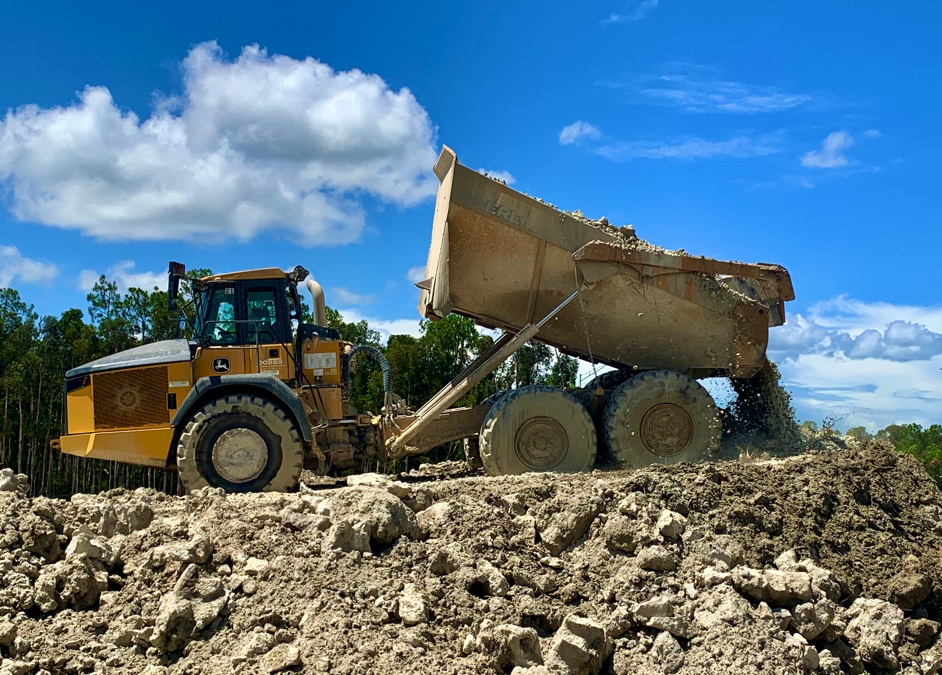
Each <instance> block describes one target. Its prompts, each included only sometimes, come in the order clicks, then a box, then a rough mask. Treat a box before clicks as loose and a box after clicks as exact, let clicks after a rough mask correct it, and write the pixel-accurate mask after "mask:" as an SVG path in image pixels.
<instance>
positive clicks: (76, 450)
mask: <svg viewBox="0 0 942 675" xmlns="http://www.w3.org/2000/svg"><path fill="white" fill-rule="evenodd" d="M435 173H436V175H437V176H438V178H439V180H440V181H441V186H440V188H439V190H438V196H437V201H436V204H435V215H434V220H433V223H432V237H431V245H430V248H429V255H428V263H427V267H426V275H425V277H426V278H425V279H424V280H423V281H421V282H420V283H419V284H417V285H418V286H419V288H420V291H421V293H420V298H419V313H420V314H421V316H423V317H425V318H428V319H431V320H433V321H435V320H438V319H440V318H442V317H444V316H446V315H448V314H449V313H451V312H454V313H457V314H461V315H464V316H467V317H470V318H471V319H473V320H474V321H475V322H476V323H477V324H478V325H480V326H482V327H486V328H491V329H499V330H500V331H503V334H502V335H501V337H499V338H498V339H497V340H496V341H495V342H494V344H493V346H492V347H491V348H490V349H489V350H488V351H487V352H485V353H484V354H482V355H481V356H480V357H479V358H478V359H477V360H475V361H474V362H473V363H472V364H471V365H469V366H468V368H467V369H466V370H465V371H464V372H462V373H460V374H459V375H458V376H457V377H455V379H454V380H452V381H451V382H450V383H449V384H447V385H446V386H445V387H444V388H443V389H442V390H441V391H439V392H438V393H437V394H436V395H435V396H434V397H433V398H432V399H431V400H430V401H428V402H427V403H425V404H424V405H422V406H421V407H419V408H418V409H417V410H411V409H410V408H409V407H408V405H407V402H405V401H402V400H401V399H400V398H399V397H397V396H396V395H395V394H394V392H393V387H392V384H393V383H392V378H391V373H390V370H389V365H388V363H387V362H386V360H385V358H384V357H383V354H382V352H381V351H380V350H378V349H376V348H375V347H371V346H368V345H353V344H350V343H348V342H344V341H343V340H342V339H341V336H340V335H338V333H337V332H336V331H335V330H332V329H330V328H328V327H327V326H326V323H327V322H326V312H325V304H324V293H323V291H322V289H321V287H320V285H319V284H318V283H317V282H315V281H314V280H313V279H310V278H308V272H307V270H305V269H304V268H302V267H300V266H299V267H296V268H295V269H294V270H293V271H291V272H284V271H282V270H280V269H275V268H273V269H258V270H252V271H246V272H234V273H231V274H217V275H212V276H210V277H206V278H203V279H198V280H190V279H187V278H186V277H185V273H184V272H185V271H184V269H183V266H182V265H179V264H178V263H171V265H170V289H169V297H170V303H171V309H172V310H174V311H179V310H178V309H177V304H178V298H179V297H180V287H181V283H183V282H184V281H187V282H190V283H192V285H193V287H192V301H191V302H192V303H193V305H194V307H193V308H192V309H193V310H194V311H195V315H196V318H195V321H193V324H192V339H191V340H185V339H176V340H167V341H163V342H158V343H154V344H148V345H144V346H141V347H137V348H134V349H130V350H127V351H124V352H120V353H118V354H114V355H112V356H108V357H105V358H102V359H99V360H97V361H92V362H91V363H87V364H85V365H83V366H80V367H78V368H74V369H72V370H70V371H69V372H68V373H66V380H65V393H66V401H67V422H66V427H67V428H66V433H65V435H63V436H62V437H61V438H60V439H59V441H58V443H59V446H60V447H61V450H62V452H65V453H69V454H72V455H78V456H82V457H92V458H98V459H108V460H113V461H119V462H129V463H132V464H138V465H145V466H155V467H164V468H167V469H170V470H176V471H178V472H179V474H180V477H181V479H182V481H183V484H184V485H185V487H186V488H187V489H190V490H192V489H196V488H200V487H204V486H207V485H209V486H214V487H221V488H224V489H225V490H227V491H231V492H249V491H259V490H290V489H292V488H293V487H294V486H296V485H297V483H298V480H299V477H300V475H301V471H302V469H303V468H309V469H312V470H316V471H318V472H320V473H326V472H328V471H345V470H350V469H356V468H358V467H363V466H365V465H366V464H367V463H369V462H370V461H371V460H375V459H379V460H384V461H385V460H390V459H396V458H402V457H407V456H418V455H422V454H424V453H426V452H428V451H429V450H431V449H432V448H434V447H436V446H439V445H442V444H444V443H448V442H451V441H458V440H461V439H465V446H466V448H467V450H468V452H469V454H473V455H475V456H477V457H479V458H480V461H481V463H482V464H483V466H484V468H485V469H486V471H487V473H489V474H491V475H500V474H517V473H523V472H527V471H564V472H575V471H585V470H589V469H591V468H592V467H593V466H594V465H595V463H596V458H597V456H604V457H605V458H606V459H607V461H608V462H610V463H611V464H613V465H616V466H626V467H640V466H644V465H647V464H651V463H655V462H679V461H697V460H702V459H708V458H710V457H711V456H712V453H713V452H714V451H715V450H716V448H717V446H718V443H719V440H720V435H721V423H720V417H719V414H718V411H717V407H716V404H715V403H714V401H713V399H712V397H711V396H710V394H709V393H708V392H707V391H706V390H705V389H704V388H703V387H702V386H701V385H700V384H699V382H698V381H697V379H698V378H704V377H710V376H727V377H730V378H734V380H735V379H739V380H748V378H751V377H753V376H754V375H756V374H757V373H759V372H760V371H761V370H762V369H763V368H764V367H766V366H767V361H766V346H767V343H768V331H769V327H770V326H778V325H781V324H782V323H783V322H784V321H785V313H784V303H785V301H788V300H792V299H793V298H794V293H793V290H792V286H791V281H790V279H789V276H788V273H787V272H786V271H785V269H784V268H782V267H779V266H777V265H768V264H744V263H738V262H723V261H719V260H712V259H708V258H702V257H693V256H689V255H686V254H682V253H674V252H670V251H666V250H663V249H660V248H658V247H656V246H653V245H651V244H648V243H646V242H644V241H642V240H641V239H639V238H637V237H636V236H634V233H633V230H631V229H630V228H621V229H619V228H615V227H612V226H610V225H608V223H607V222H605V221H604V220H602V221H589V220H586V219H585V218H582V217H581V216H580V214H578V212H577V213H575V214H569V213H564V212H562V211H559V210H557V209H556V208H554V207H552V206H550V205H548V204H546V203H544V202H541V201H539V200H536V199H532V198H530V197H528V196H526V195H524V194H521V193H519V192H516V191H514V190H512V189H510V188H509V187H507V186H506V185H504V184H503V183H501V182H499V181H496V180H493V179H491V178H489V177H487V176H485V175H482V174H480V173H478V172H475V171H472V170H470V169H468V168H467V167H464V166H462V165H461V164H459V163H458V161H457V158H456V156H455V154H454V153H453V152H452V151H451V150H450V149H449V148H447V147H446V148H444V149H443V151H442V153H441V156H440V157H439V159H438V162H437V163H436V165H435ZM305 282H306V286H307V288H308V290H309V291H310V293H311V295H312V299H313V320H314V322H313V323H311V324H308V323H304V322H302V317H301V311H300V308H301V299H300V295H299V286H301V285H302V284H304V283H305ZM531 339H536V340H539V341H541V342H544V343H546V344H548V345H551V346H553V347H555V348H557V349H559V350H561V351H562V352H564V353H566V354H570V355H573V356H576V357H579V358H581V359H586V360H589V361H591V362H593V363H599V364H605V365H607V366H611V367H612V368H613V369H614V370H610V371H608V372H606V374H605V375H602V376H600V377H597V378H596V379H595V380H593V381H592V382H590V383H589V384H588V386H586V387H584V388H580V389H576V390H573V391H563V390H560V389H555V388H552V387H547V386H526V387H520V388H518V389H515V390H512V391H508V392H502V393H499V394H496V395H495V396H492V397H491V398H490V399H488V401H486V402H485V403H484V404H482V405H476V406H473V407H466V408H453V407H451V406H452V405H453V404H454V403H455V402H456V401H457V400H458V399H459V398H461V396H462V395H463V394H464V393H466V392H467V391H468V390H469V389H471V388H472V387H474V385H475V384H477V383H478V382H480V381H481V380H482V379H484V378H485V377H487V376H488V375H489V374H491V373H493V372H494V371H495V370H496V369H497V368H498V367H499V366H500V364H501V363H503V362H504V361H506V360H507V359H508V358H509V357H510V356H511V355H513V354H514V352H516V351H517V350H518V349H520V347H522V346H523V345H524V344H525V343H526V342H527V341H529V340H531ZM357 358H370V359H375V360H376V361H378V362H379V364H380V365H381V367H382V369H383V376H384V388H385V392H386V394H385V405H384V406H383V408H382V410H380V411H379V412H378V413H377V414H372V413H370V412H366V411H358V410H355V409H354V408H353V407H352V406H351V405H350V403H349V393H350V391H349V388H350V379H349V372H350V367H351V363H352V362H353V361H354V359H357Z"/></svg>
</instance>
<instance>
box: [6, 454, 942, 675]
mask: <svg viewBox="0 0 942 675" xmlns="http://www.w3.org/2000/svg"><path fill="white" fill-rule="evenodd" d="M349 483H350V485H349V486H345V487H340V488H332V489H317V490H312V489H310V488H304V489H302V491H301V492H300V493H296V494H252V495H225V494H223V493H221V492H219V491H213V490H209V489H207V490H203V491H200V492H196V493H193V494H191V495H190V496H188V497H168V496H165V495H162V494H159V493H155V492H152V491H146V490H138V491H134V492H127V491H121V490H116V491H113V492H109V493H105V494H101V495H76V496H75V497H73V499H72V500H71V501H56V500H50V499H45V498H32V499H31V498H28V497H25V496H23V495H22V494H21V493H19V492H18V491H17V489H16V487H17V485H13V484H12V483H11V485H13V488H12V489H11V491H7V492H0V656H2V663H0V672H2V673H17V674H24V673H41V672H48V673H79V672H93V671H94V672H101V673H147V674H149V675H157V674H158V673H167V674H170V673H194V674H195V673H237V672H238V673H270V672H329V673H385V674H391V673H469V674H470V673H512V672H513V673H517V674H518V675H527V674H530V675H536V674H538V673H544V674H545V673H625V674H627V673H691V674H692V673H697V674H700V673H708V672H709V673H731V674H732V673H736V674H740V673H760V672H761V673H770V672H771V673H803V672H809V673H810V672H815V673H842V672H843V673H859V672H874V673H882V672H897V671H900V670H902V671H903V672H907V673H934V672H936V670H937V669H938V667H939V665H940V663H942V645H940V644H938V643H937V634H938V631H939V621H940V620H942V610H940V600H942V569H940V567H942V560H940V557H939V555H940V554H939V551H940V546H942V496H940V493H939V491H938V489H937V488H936V486H935V485H934V483H933V482H932V480H931V479H930V478H929V476H928V475H927V474H926V473H925V471H924V470H923V468H922V467H921V466H920V465H919V464H918V463H917V462H915V461H914V460H912V459H911V458H908V457H905V456H901V455H898V454H897V453H896V452H895V451H893V450H892V449H890V448H888V447H886V446H881V445H878V444H869V445H866V446H864V447H862V448H860V449H857V450H843V451H831V452H823V453H815V454H808V455H803V456H798V457H793V458H790V459H785V460H775V461H770V462H765V463H762V462H755V463H748V462H725V463H718V464H701V465H678V466H673V467H652V468H648V469H644V470H639V471H620V472H611V473H601V472H594V473H591V474H582V475H553V474H527V475H523V476H513V477H498V478H482V477H473V478H450V479H444V480H426V481H422V480H417V479H414V478H412V477H409V476H405V477H403V480H402V481H396V480H394V479H392V478H389V477H385V476H377V475H375V474H367V475H364V476H358V477H353V478H350V479H349Z"/></svg>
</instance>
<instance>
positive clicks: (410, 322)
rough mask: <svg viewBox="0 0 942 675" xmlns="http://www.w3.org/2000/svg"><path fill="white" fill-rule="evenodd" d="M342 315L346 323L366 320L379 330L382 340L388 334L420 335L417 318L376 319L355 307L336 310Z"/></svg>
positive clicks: (371, 326)
mask: <svg viewBox="0 0 942 675" xmlns="http://www.w3.org/2000/svg"><path fill="white" fill-rule="evenodd" d="M338 311H339V312H340V314H341V315H342V316H343V320H344V321H346V322H348V323H358V322H360V321H366V322H367V323H368V324H369V325H370V328H372V329H374V330H376V331H379V334H380V337H381V338H382V342H384V343H385V342H387V341H388V340H389V336H390V335H411V336H413V337H421V336H422V330H421V328H420V327H419V326H420V321H419V319H378V318H376V317H371V316H366V315H364V314H363V313H362V312H360V311H359V310H357V309H355V308H352V307H351V308H347V309H341V310H338Z"/></svg>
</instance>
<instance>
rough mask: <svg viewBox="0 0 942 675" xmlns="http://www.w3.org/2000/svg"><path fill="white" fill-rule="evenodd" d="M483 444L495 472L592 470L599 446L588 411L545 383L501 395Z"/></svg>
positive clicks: (487, 464) (489, 418) (490, 414)
mask: <svg viewBox="0 0 942 675" xmlns="http://www.w3.org/2000/svg"><path fill="white" fill-rule="evenodd" d="M479 442H480V453H481V462H482V463H483V464H484V470H485V471H486V472H487V473H488V475H490V476H504V475H515V474H521V473H527V472H529V471H555V472H558V473H578V472H580V471H590V470H591V469H592V467H593V465H594V464H595V455H596V450H597V439H596V434H595V425H594V424H593V423H592V418H591V417H589V413H588V411H586V409H585V408H584V407H583V406H582V404H581V403H579V402H578V401H577V400H576V399H575V398H573V397H572V396H571V395H569V394H567V393H566V392H564V391H562V390H560V389H556V388H554V387H547V386H544V385H531V386H528V387H521V388H520V389H515V390H513V391H510V392H508V393H507V394H506V395H505V396H503V397H501V399H500V400H499V401H498V402H497V403H495V404H494V406H493V407H492V408H491V409H490V411H489V412H488V413H487V417H485V418H484V423H483V424H482V425H481V434H480V436H479Z"/></svg>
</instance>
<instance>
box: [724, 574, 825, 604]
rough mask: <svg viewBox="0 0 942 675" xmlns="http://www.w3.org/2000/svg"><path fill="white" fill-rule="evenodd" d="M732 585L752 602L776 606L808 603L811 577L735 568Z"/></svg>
mask: <svg viewBox="0 0 942 675" xmlns="http://www.w3.org/2000/svg"><path fill="white" fill-rule="evenodd" d="M733 585H734V586H735V587H736V588H737V590H739V592H741V593H743V594H745V595H747V596H749V597H750V598H752V599H753V600H764V601H766V602H768V603H770V604H776V605H780V604H787V603H792V602H803V601H808V600H810V599H811V597H812V587H811V575H810V574H808V573H807V572H783V571H781V570H763V571H759V570H754V569H751V568H749V567H737V568H736V569H734V570H733Z"/></svg>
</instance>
